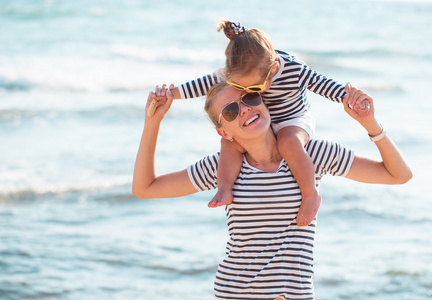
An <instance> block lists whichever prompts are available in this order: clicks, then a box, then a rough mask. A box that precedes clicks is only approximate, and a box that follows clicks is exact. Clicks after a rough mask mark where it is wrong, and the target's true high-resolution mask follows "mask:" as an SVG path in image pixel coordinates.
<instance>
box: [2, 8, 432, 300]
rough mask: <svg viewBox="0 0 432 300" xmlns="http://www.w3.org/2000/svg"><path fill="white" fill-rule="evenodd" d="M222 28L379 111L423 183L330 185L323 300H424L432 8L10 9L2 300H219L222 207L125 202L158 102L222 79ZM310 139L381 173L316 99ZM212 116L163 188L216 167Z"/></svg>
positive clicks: (190, 131) (161, 150)
mask: <svg viewBox="0 0 432 300" xmlns="http://www.w3.org/2000/svg"><path fill="white" fill-rule="evenodd" d="M219 17H228V18H230V19H233V20H238V21H240V22H242V23H243V24H244V25H246V26H248V27H258V28H261V29H263V30H264V31H266V32H267V34H268V35H269V36H270V38H271V39H272V41H273V43H274V45H275V47H276V48H277V49H281V50H285V51H288V52H291V53H295V54H297V55H298V56H300V57H301V58H302V59H303V60H305V61H306V62H307V63H308V64H309V65H311V66H312V67H313V68H314V69H316V70H318V71H319V72H321V73H323V74H325V75H327V76H329V77H332V78H335V79H337V80H338V81H340V82H343V83H344V82H347V81H350V82H352V83H353V84H354V85H356V86H358V87H360V88H362V89H364V90H366V91H368V92H369V93H370V94H372V95H373V96H374V99H375V103H376V107H377V115H378V118H379V120H380V122H381V123H382V124H383V125H384V127H385V129H386V130H387V132H388V133H389V135H390V136H391V137H392V138H393V139H394V140H395V142H396V143H397V144H398V145H399V147H400V149H401V151H402V152H403V153H404V155H405V156H406V158H407V160H408V161H409V163H410V165H411V167H412V170H413V172H414V178H413V179H412V181H410V182H409V183H408V184H406V185H403V186H380V185H366V184H359V183H355V182H350V181H348V180H346V179H342V178H327V179H325V180H324V181H323V184H322V186H321V194H322V196H323V205H322V207H321V209H320V213H319V222H318V223H319V226H318V230H317V236H316V243H315V277H314V279H315V287H316V295H317V297H316V298H317V299H324V300H325V299H328V300H330V299H332V300H334V299H353V300H354V299H355V300H358V299H359V300H362V299H380V300H381V299H384V300H386V299H391V300H394V299H407V300H413V299H414V300H417V299H432V263H431V262H432V235H431V232H432V204H431V203H432V197H431V196H430V189H429V188H428V186H429V184H430V183H429V180H428V179H429V178H428V177H429V176H428V174H429V169H430V167H431V166H432V158H431V155H430V153H431V152H432V134H431V129H432V124H431V112H432V101H431V96H430V91H429V89H430V86H431V82H432V38H431V37H432V2H431V1H408V0H407V1H354V0H353V1H342V0H332V1H312V0H306V1H271V2H263V1H230V2H229V3H225V2H214V3H209V1H198V0H191V1H184V0H183V1H151V2H150V1H138V0H135V1H134V0H128V1H126V0H125V1H115V0H105V1H82V0H76V1H54V0H51V1H48V0H47V1H41V0H39V1H30V0H15V1H12V0H11V1H6V0H0V299H166V298H173V299H212V295H213V279H214V276H215V270H216V268H217V265H218V263H219V262H220V261H221V259H222V258H223V256H224V251H225V241H226V239H227V232H226V224H225V216H224V211H223V209H209V208H207V202H208V201H209V200H210V199H211V197H212V195H213V192H206V193H201V194H196V195H192V196H190V197H185V198H180V199H160V200H156V199H155V200H139V199H136V198H135V197H134V196H132V195H131V179H132V172H133V165H134V159H135V155H136V151H137V148H138V144H139V139H140V134H141V131H142V127H143V120H144V115H145V111H144V106H145V101H146V98H147V94H148V92H149V91H150V90H151V89H152V88H154V86H155V85H156V84H161V83H165V82H166V83H171V82H173V83H177V84H178V83H182V82H184V81H186V80H189V79H192V78H195V77H197V76H200V75H203V74H205V73H207V72H211V71H213V70H216V69H217V68H219V67H221V66H223V63H224V56H223V53H224V48H225V46H226V42H227V40H226V38H225V37H224V36H223V34H222V33H218V32H216V30H215V24H216V21H217V18H219ZM310 97H311V98H312V106H313V107H312V113H313V114H314V116H315V118H316V120H317V136H318V137H322V138H328V139H332V140H335V141H337V142H340V143H343V144H344V145H346V146H348V147H351V148H354V149H356V150H358V152H359V153H363V154H365V155H371V156H374V157H378V154H377V151H376V149H375V148H374V146H373V144H372V143H371V142H370V141H369V140H368V138H367V136H366V133H365V132H364V130H363V129H362V128H360V127H359V126H358V125H357V124H355V122H354V121H352V120H350V119H349V118H348V117H347V116H345V115H344V112H343V110H342V107H341V106H340V105H338V104H334V103H331V102H329V101H327V100H323V99H321V98H320V97H318V96H315V95H313V94H311V95H310ZM202 107H203V99H197V100H191V101H183V102H182V101H179V102H175V103H174V104H173V106H172V109H171V111H170V113H169V115H168V116H167V118H166V120H164V123H163V127H162V130H161V133H160V140H159V145H158V154H157V168H158V172H159V173H164V172H168V171H173V170H179V169H182V168H184V167H186V165H187V164H190V163H193V162H195V161H196V160H198V159H199V158H201V157H202V156H204V155H207V154H209V153H213V152H216V151H218V149H219V138H218V136H217V134H216V133H215V131H214V130H213V129H212V126H211V125H210V123H209V122H208V120H207V119H206V117H205V116H204V113H203V110H202Z"/></svg>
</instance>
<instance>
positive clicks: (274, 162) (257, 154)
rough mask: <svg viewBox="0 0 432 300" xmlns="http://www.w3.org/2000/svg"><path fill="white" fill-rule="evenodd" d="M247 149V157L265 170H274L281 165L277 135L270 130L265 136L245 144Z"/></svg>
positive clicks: (254, 164) (253, 163)
mask: <svg viewBox="0 0 432 300" xmlns="http://www.w3.org/2000/svg"><path fill="white" fill-rule="evenodd" d="M243 147H244V148H245V150H246V154H245V156H246V159H247V161H248V162H249V164H250V165H251V166H254V167H257V168H258V169H261V170H263V171H268V172H274V171H275V168H276V169H277V168H278V167H279V164H280V161H281V160H282V156H281V155H280V153H279V150H278V147H277V143H276V137H275V136H274V134H273V132H272V131H271V130H270V131H269V134H266V135H265V136H264V137H263V138H261V139H258V140H254V141H251V142H250V145H244V146H243Z"/></svg>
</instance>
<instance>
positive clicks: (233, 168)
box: [208, 139, 244, 207]
mask: <svg viewBox="0 0 432 300" xmlns="http://www.w3.org/2000/svg"><path fill="white" fill-rule="evenodd" d="M243 152H244V150H243V148H242V147H241V146H240V145H239V144H238V143H237V142H236V141H232V142H230V141H228V140H226V139H222V141H221V152H220V158H219V165H218V170H217V177H218V179H217V182H218V191H217V193H216V195H215V196H214V197H213V199H212V200H211V201H210V202H209V204H208V206H209V207H217V206H222V205H227V204H230V203H231V202H232V201H233V194H232V189H233V186H234V182H235V181H236V179H237V176H238V175H239V173H240V169H241V166H242V161H243Z"/></svg>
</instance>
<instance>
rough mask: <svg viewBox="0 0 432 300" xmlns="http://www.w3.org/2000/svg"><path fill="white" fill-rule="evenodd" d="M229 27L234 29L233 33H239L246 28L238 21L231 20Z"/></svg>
mask: <svg viewBox="0 0 432 300" xmlns="http://www.w3.org/2000/svg"><path fill="white" fill-rule="evenodd" d="M231 27H232V28H233V29H234V33H235V34H239V33H242V32H245V31H246V30H247V28H246V27H244V26H243V25H241V24H240V22H231Z"/></svg>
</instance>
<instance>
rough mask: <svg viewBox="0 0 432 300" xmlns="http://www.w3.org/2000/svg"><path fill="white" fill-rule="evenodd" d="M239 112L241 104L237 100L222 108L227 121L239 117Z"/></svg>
mask: <svg viewBox="0 0 432 300" xmlns="http://www.w3.org/2000/svg"><path fill="white" fill-rule="evenodd" d="M239 112H240V107H239V104H238V103H237V102H233V103H230V104H228V105H227V106H225V108H224V109H223V110H222V117H223V118H224V119H225V121H227V122H232V121H234V120H235V119H236V118H237V116H238V114H239Z"/></svg>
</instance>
